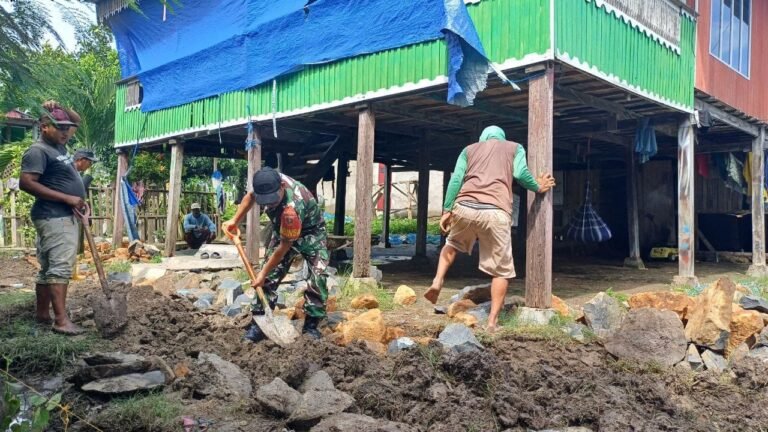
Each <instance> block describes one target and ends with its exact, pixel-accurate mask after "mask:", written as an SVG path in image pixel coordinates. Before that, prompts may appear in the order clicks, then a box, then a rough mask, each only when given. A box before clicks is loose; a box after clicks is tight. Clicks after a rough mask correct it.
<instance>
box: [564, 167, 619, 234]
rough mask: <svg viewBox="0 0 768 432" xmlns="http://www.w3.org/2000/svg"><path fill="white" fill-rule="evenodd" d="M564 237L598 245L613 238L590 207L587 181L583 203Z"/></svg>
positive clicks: (590, 198)
mask: <svg viewBox="0 0 768 432" xmlns="http://www.w3.org/2000/svg"><path fill="white" fill-rule="evenodd" d="M565 235H566V237H567V238H569V239H571V240H575V241H579V242H582V243H600V242H604V241H608V240H610V239H611V237H613V234H612V233H611V229H610V228H608V225H607V224H606V223H605V221H603V218H601V217H600V215H598V214H597V212H596V211H595V209H594V208H593V207H592V192H591V187H590V185H589V181H587V192H586V197H585V198H584V203H583V204H582V205H581V207H579V210H578V211H577V212H576V214H575V215H574V216H573V218H571V222H570V223H569V224H568V230H567V231H566V234H565Z"/></svg>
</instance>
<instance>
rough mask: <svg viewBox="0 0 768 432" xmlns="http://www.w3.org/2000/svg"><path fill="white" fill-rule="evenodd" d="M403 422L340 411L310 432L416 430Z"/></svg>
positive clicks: (403, 431) (405, 431) (392, 431)
mask: <svg viewBox="0 0 768 432" xmlns="http://www.w3.org/2000/svg"><path fill="white" fill-rule="evenodd" d="M416 431H418V429H417V428H415V427H413V426H410V425H407V424H405V423H398V422H393V421H389V420H378V419H375V418H373V417H369V416H367V415H363V414H352V413H340V414H334V415H332V416H330V417H327V418H324V419H323V420H322V421H321V422H320V423H318V424H317V425H316V426H315V427H313V428H312V429H311V430H310V432H416Z"/></svg>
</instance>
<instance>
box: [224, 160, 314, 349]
mask: <svg viewBox="0 0 768 432" xmlns="http://www.w3.org/2000/svg"><path fill="white" fill-rule="evenodd" d="M254 203H256V204H259V205H260V206H264V208H265V212H266V214H267V216H268V217H269V219H270V221H271V222H272V226H273V231H272V238H271V239H270V241H269V244H268V245H267V247H266V256H265V260H266V262H265V264H264V266H263V267H262V269H261V271H260V272H259V273H258V274H257V275H256V281H254V282H253V284H252V285H253V286H254V287H256V286H262V287H264V294H265V295H266V297H267V300H269V304H270V305H271V307H272V308H274V305H275V301H276V300H277V287H278V285H279V284H280V282H281V281H282V280H283V278H285V275H286V274H287V273H288V270H289V269H290V267H291V262H292V261H293V260H294V258H296V257H297V256H298V255H301V256H302V257H303V258H304V260H305V261H306V262H307V264H308V267H309V281H308V286H307V289H306V291H304V311H305V313H306V315H307V318H306V319H305V320H304V327H303V330H302V332H303V333H306V334H308V335H309V336H311V337H313V338H315V339H319V338H320V336H321V334H320V331H319V330H318V329H317V326H318V324H319V322H320V320H322V319H323V318H325V316H326V313H325V302H326V299H327V298H328V290H327V278H328V275H327V273H326V268H327V266H328V248H327V246H326V241H327V233H326V231H325V219H323V210H322V208H321V207H320V206H319V205H318V202H317V200H316V199H315V197H314V196H313V195H312V192H310V191H309V189H307V188H306V187H305V186H304V185H303V184H301V183H299V182H298V181H296V180H294V179H292V178H290V177H288V176H286V175H283V174H280V173H278V172H277V171H275V170H274V169H272V168H269V167H266V168H264V169H261V170H259V171H258V172H257V173H256V174H254V176H253V192H250V193H248V194H247V195H246V196H245V197H244V198H243V200H242V202H241V203H240V206H239V207H238V209H237V212H236V213H235V216H234V217H233V218H232V220H230V221H227V222H225V223H224V224H223V225H222V229H223V230H224V232H225V233H228V234H230V235H232V234H234V233H236V231H237V228H236V227H237V225H238V223H239V222H240V220H242V218H243V217H244V216H245V215H246V214H247V213H248V211H249V210H250V209H251V207H253V205H254ZM251 308H252V310H253V313H254V314H257V315H260V314H263V313H264V309H263V305H262V304H261V302H260V301H259V300H258V299H254V301H253V303H252V305H251ZM264 337H265V336H264V333H262V331H261V329H259V327H258V326H257V325H256V324H253V323H252V324H251V325H250V326H249V327H248V329H247V330H246V334H245V338H246V339H248V340H251V341H253V342H258V341H260V340H262V339H264Z"/></svg>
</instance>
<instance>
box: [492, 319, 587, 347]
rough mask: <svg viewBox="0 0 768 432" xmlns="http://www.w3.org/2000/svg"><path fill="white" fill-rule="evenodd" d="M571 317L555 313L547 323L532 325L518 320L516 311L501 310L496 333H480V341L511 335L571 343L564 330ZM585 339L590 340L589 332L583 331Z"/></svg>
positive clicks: (573, 341)
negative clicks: (498, 329) (498, 328)
mask: <svg viewBox="0 0 768 432" xmlns="http://www.w3.org/2000/svg"><path fill="white" fill-rule="evenodd" d="M573 322H574V321H573V318H571V317H564V316H562V315H560V314H555V316H554V317H552V319H550V321H549V323H548V324H547V325H532V324H527V323H522V322H520V319H519V316H518V313H517V311H509V312H506V311H503V312H502V313H501V314H500V315H499V326H500V327H501V329H500V331H499V332H498V333H495V334H492V335H488V334H484V333H481V334H479V336H480V337H481V339H480V342H482V343H488V344H492V343H493V342H494V341H495V340H496V338H497V337H505V336H513V337H518V338H524V339H530V340H543V341H548V342H552V343H556V344H562V345H565V344H572V343H575V342H576V341H575V340H574V339H572V338H571V337H570V336H569V335H568V333H567V332H566V331H565V329H564V327H565V326H567V325H569V324H571V323H573ZM584 336H585V340H590V339H591V338H590V336H591V333H590V334H587V333H586V332H585V333H584Z"/></svg>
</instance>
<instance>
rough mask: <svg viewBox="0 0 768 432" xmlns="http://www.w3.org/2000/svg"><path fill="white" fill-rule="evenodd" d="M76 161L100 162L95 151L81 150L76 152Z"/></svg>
mask: <svg viewBox="0 0 768 432" xmlns="http://www.w3.org/2000/svg"><path fill="white" fill-rule="evenodd" d="M74 159H75V160H79V159H88V160H89V161H91V162H98V161H99V159H97V158H96V155H95V154H94V153H93V151H92V150H88V149H80V150H78V151H76V152H75V156H74Z"/></svg>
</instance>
